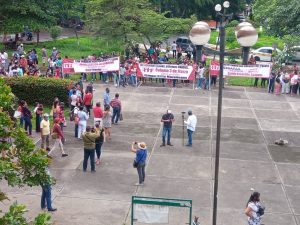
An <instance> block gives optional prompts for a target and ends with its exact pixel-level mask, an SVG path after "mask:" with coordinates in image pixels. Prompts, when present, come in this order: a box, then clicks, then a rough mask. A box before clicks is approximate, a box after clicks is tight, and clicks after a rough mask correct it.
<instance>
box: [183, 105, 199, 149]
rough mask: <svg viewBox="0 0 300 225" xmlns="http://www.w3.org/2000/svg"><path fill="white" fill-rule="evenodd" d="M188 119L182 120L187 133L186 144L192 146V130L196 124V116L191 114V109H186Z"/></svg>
mask: <svg viewBox="0 0 300 225" xmlns="http://www.w3.org/2000/svg"><path fill="white" fill-rule="evenodd" d="M188 115H189V117H188V119H187V120H186V121H184V123H185V124H186V126H187V133H188V144H187V145H186V146H188V147H191V146H192V135H193V132H194V131H195V129H196V125H197V117H196V116H195V115H193V112H192V110H189V111H188Z"/></svg>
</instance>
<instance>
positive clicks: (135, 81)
mask: <svg viewBox="0 0 300 225" xmlns="http://www.w3.org/2000/svg"><path fill="white" fill-rule="evenodd" d="M130 78H131V83H132V85H133V86H136V84H137V80H136V75H135V74H131V76H130Z"/></svg>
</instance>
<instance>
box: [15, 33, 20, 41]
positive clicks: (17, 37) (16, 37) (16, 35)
mask: <svg viewBox="0 0 300 225" xmlns="http://www.w3.org/2000/svg"><path fill="white" fill-rule="evenodd" d="M18 41H19V33H15V42H16V43H17V42H18Z"/></svg>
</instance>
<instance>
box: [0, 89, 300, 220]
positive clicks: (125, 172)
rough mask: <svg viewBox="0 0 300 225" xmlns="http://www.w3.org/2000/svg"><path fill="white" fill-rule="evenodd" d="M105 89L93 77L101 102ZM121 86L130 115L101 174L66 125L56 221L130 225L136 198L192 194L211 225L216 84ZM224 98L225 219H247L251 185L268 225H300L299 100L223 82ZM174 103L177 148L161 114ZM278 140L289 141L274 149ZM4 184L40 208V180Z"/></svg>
mask: <svg viewBox="0 0 300 225" xmlns="http://www.w3.org/2000/svg"><path fill="white" fill-rule="evenodd" d="M105 87H106V86H105V85H102V84H95V89H96V91H95V97H96V98H95V102H96V101H98V100H101V102H102V101H103V100H102V99H103V97H102V96H103V91H104V89H105ZM116 92H119V93H120V99H121V100H122V104H123V117H124V121H122V122H121V123H120V125H118V126H113V128H112V131H111V133H112V141H111V142H107V143H104V145H103V147H102V163H101V165H100V166H97V168H96V169H97V172H96V173H93V174H92V173H90V172H87V173H83V172H82V159H83V149H82V146H83V144H82V142H81V141H78V140H76V139H74V138H73V126H74V125H73V124H72V123H68V127H67V128H66V132H65V134H66V138H67V142H66V145H65V149H66V152H67V153H68V154H69V157H67V158H61V157H60V153H59V151H58V150H57V151H56V153H55V154H56V155H55V156H54V159H53V164H52V166H51V172H52V174H53V175H54V177H55V178H56V179H57V184H56V185H55V186H54V187H53V199H54V201H53V202H54V203H53V204H54V206H55V207H57V208H58V211H57V212H55V213H52V218H53V221H54V222H55V224H59V225H123V224H126V225H129V224H130V201H131V196H132V195H140V196H155V197H169V198H187V199H192V200H193V216H194V215H197V216H199V217H200V222H201V224H202V225H209V224H211V217H212V194H213V193H212V190H213V174H214V151H215V133H216V116H217V96H218V92H217V90H216V89H214V90H213V91H210V92H209V91H201V90H191V88H190V87H182V88H175V89H171V88H168V87H146V86H141V87H139V88H132V87H126V88H115V87H111V95H112V96H113V95H114V94H115V93H116ZM223 97H224V99H223V119H222V143H221V159H220V175H219V201H218V224H219V225H242V224H246V216H245V215H244V209H245V205H246V202H247V200H248V198H249V196H250V194H251V190H250V189H251V188H253V189H255V190H257V191H259V192H261V199H262V202H263V204H264V205H265V206H266V214H265V216H264V219H263V223H264V224H266V225H267V224H272V225H299V224H300V138H299V134H300V121H299V119H300V104H299V101H300V98H299V97H289V96H287V95H281V96H275V95H270V94H267V93H265V90H264V89H254V88H244V87H226V88H225V89H224V95H223ZM168 108H170V109H171V110H172V111H173V113H174V115H175V123H174V124H173V131H172V143H173V144H174V147H164V148H160V147H159V146H160V144H161V131H162V129H161V123H160V118H161V116H162V114H163V113H164V112H165V111H166V110H167V109H168ZM188 109H192V110H193V113H194V114H195V115H196V116H197V118H198V124H197V131H196V132H195V134H194V142H193V147H192V148H187V147H185V146H183V145H182V120H181V112H182V111H187V110H188ZM90 123H91V120H90ZM185 137H186V133H185ZM280 137H282V138H284V139H287V140H288V141H289V144H288V145H287V146H283V147H280V146H275V145H274V141H275V140H276V139H278V138H280ZM133 141H145V142H146V143H147V145H148V150H149V158H148V159H149V162H148V166H147V170H146V174H147V175H146V181H145V182H146V184H145V186H143V187H138V188H137V187H135V186H133V184H134V183H135V182H137V173H136V170H135V169H133V168H132V161H133V159H134V154H133V153H131V152H130V145H131V143H132V142H133ZM5 190H6V191H8V193H9V197H10V198H11V200H12V201H13V200H17V201H18V202H19V203H24V204H26V205H27V206H28V208H29V212H28V213H27V216H28V217H29V218H31V219H32V218H33V216H34V215H36V214H37V213H38V212H40V194H41V190H40V187H35V188H29V187H25V188H22V189H19V188H5ZM5 204H6V206H5V207H7V205H8V204H10V203H9V202H5ZM1 207H2V206H1ZM170 211H171V214H170V223H169V224H172V225H181V224H187V222H188V220H187V214H184V211H180V210H175V209H174V210H173V209H172V210H170Z"/></svg>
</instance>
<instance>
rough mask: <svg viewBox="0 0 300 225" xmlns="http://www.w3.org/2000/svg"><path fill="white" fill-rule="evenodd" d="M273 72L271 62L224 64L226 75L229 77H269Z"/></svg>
mask: <svg viewBox="0 0 300 225" xmlns="http://www.w3.org/2000/svg"><path fill="white" fill-rule="evenodd" d="M270 73H271V64H255V65H234V64H232V65H231V64H228V65H226V64H225V65H224V76H225V77H226V76H229V77H256V78H269V77H270Z"/></svg>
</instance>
